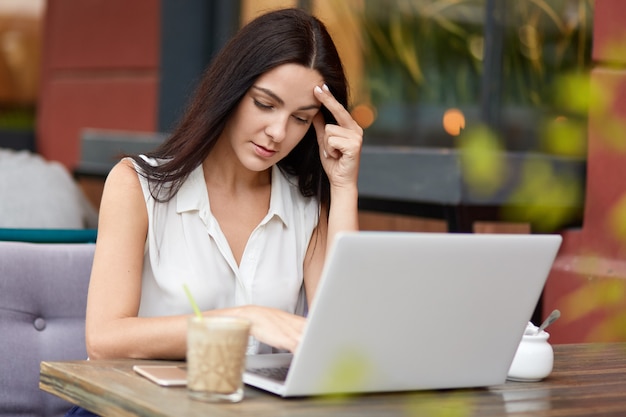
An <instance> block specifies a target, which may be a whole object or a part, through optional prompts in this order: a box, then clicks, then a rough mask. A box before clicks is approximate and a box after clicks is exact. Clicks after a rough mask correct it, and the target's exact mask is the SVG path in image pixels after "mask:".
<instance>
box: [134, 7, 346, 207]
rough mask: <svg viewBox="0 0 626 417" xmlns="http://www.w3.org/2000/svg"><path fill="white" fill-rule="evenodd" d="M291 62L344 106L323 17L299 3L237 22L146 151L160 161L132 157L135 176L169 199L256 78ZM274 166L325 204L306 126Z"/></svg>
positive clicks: (341, 77) (341, 78)
mask: <svg viewBox="0 0 626 417" xmlns="http://www.w3.org/2000/svg"><path fill="white" fill-rule="evenodd" d="M294 63H295V64H299V65H303V66H305V67H307V68H311V69H314V70H317V71H318V72H319V73H320V74H321V76H322V78H323V79H324V82H325V83H326V85H328V87H329V89H330V91H331V93H332V94H333V95H334V96H335V98H336V99H337V101H339V103H341V104H342V105H343V106H344V107H347V105H348V91H347V90H348V88H347V82H346V78H345V74H344V71H343V67H342V64H341V60H340V58H339V54H338V53H337V50H336V48H335V45H334V43H333V41H332V39H331V37H330V35H329V33H328V31H327V30H326V28H325V26H324V24H323V23H322V22H321V21H319V20H318V19H317V18H315V17H313V16H311V15H310V14H308V13H307V12H305V11H303V10H300V9H282V10H277V11H273V12H269V13H267V14H264V15H262V16H260V17H258V18H256V19H254V20H253V21H251V22H250V23H248V24H247V25H246V26H244V27H243V28H241V29H240V30H239V31H238V32H237V34H236V35H235V36H234V37H233V38H232V39H231V40H230V41H229V42H228V43H227V44H226V46H225V47H224V48H223V49H222V50H221V51H220V53H219V54H218V55H217V56H216V57H215V59H214V60H213V61H212V63H211V65H210V66H209V67H208V68H207V70H206V72H205V74H204V76H203V78H202V80H201V82H200V85H199V87H198V89H197V91H196V93H195V97H194V98H193V99H192V101H191V103H190V105H189V107H188V108H187V111H186V113H185V114H184V115H183V117H182V119H181V121H180V123H179V125H178V126H177V128H176V129H175V130H174V132H173V133H172V135H171V136H170V137H169V138H168V140H167V141H165V142H164V143H163V145H161V146H160V147H159V148H157V149H156V150H155V151H154V152H151V153H150V154H148V155H147V156H148V157H152V158H158V159H160V160H162V163H161V164H159V165H158V166H151V165H149V164H148V163H146V162H145V161H144V160H143V159H141V158H139V157H137V156H135V157H133V159H134V160H135V162H136V163H137V164H138V165H139V167H140V168H141V170H142V171H143V172H142V175H145V176H146V177H147V178H148V179H149V180H150V183H151V186H152V195H153V196H154V197H155V198H157V199H158V200H160V201H167V200H169V199H171V198H172V197H173V196H174V194H175V193H176V192H177V191H178V189H179V188H180V186H181V185H182V183H183V182H184V180H185V179H186V178H187V177H188V176H189V174H190V173H191V172H192V171H193V170H194V169H195V168H197V167H198V166H199V165H200V164H202V162H203V161H204V159H205V158H206V157H207V155H208V154H209V152H210V151H211V149H212V148H213V146H214V144H215V142H216V140H217V138H218V137H219V136H220V134H221V133H222V130H223V129H224V126H225V125H226V122H227V120H228V118H229V117H230V115H231V114H232V112H233V111H234V110H235V108H236V107H237V105H238V104H239V102H240V101H241V99H242V98H243V96H244V95H245V94H246V93H247V91H248V89H250V87H252V85H253V84H254V82H255V81H256V79H257V78H258V77H259V76H261V75H263V74H264V73H266V72H268V71H270V70H272V69H274V68H276V67H278V66H280V65H283V64H294ZM321 111H322V113H323V115H324V119H325V120H326V122H327V123H335V122H336V121H335V119H334V117H333V116H332V114H331V113H330V112H329V111H328V110H327V109H326V108H325V107H322V110H321ZM278 166H279V167H280V168H281V170H283V171H284V172H286V173H289V174H292V175H295V176H296V177H297V178H298V187H299V190H300V192H301V193H302V195H304V196H315V197H317V198H318V200H319V201H320V203H321V204H323V205H325V206H326V207H328V204H330V191H329V188H330V186H329V181H328V177H327V176H326V173H325V172H324V170H323V168H322V164H321V161H320V157H319V148H318V145H317V139H316V135H315V129H314V127H313V125H311V127H310V128H309V130H308V131H307V133H306V134H305V136H304V137H303V139H302V140H301V141H300V143H299V144H298V145H297V146H296V147H295V148H294V149H293V150H292V151H291V152H290V153H289V155H287V156H286V157H285V158H284V159H282V160H281V161H280V162H279V163H278Z"/></svg>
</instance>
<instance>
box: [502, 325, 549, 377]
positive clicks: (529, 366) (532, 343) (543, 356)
mask: <svg viewBox="0 0 626 417" xmlns="http://www.w3.org/2000/svg"><path fill="white" fill-rule="evenodd" d="M536 331H537V327H535V326H534V325H532V324H529V325H528V327H527V328H526V331H525V332H524V336H522V341H521V342H520V344H519V346H518V348H517V352H516V353H515V357H514V358H513V362H512V363H511V367H510V368H509V373H508V376H507V378H508V379H510V380H512V381H540V380H542V379H544V378H545V377H547V376H548V375H550V372H552V366H553V365H554V351H553V350H552V345H550V343H549V342H548V338H549V337H550V334H549V333H547V332H545V331H543V330H542V331H541V332H539V333H538V334H535V332H536Z"/></svg>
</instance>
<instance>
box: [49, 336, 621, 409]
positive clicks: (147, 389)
mask: <svg viewBox="0 0 626 417" xmlns="http://www.w3.org/2000/svg"><path fill="white" fill-rule="evenodd" d="M554 350H555V366H554V371H553V372H552V374H551V375H550V377H548V378H547V379H545V380H544V381H541V382H509V381H507V382H506V383H505V384H503V385H498V386H493V387H488V388H481V389H459V390H439V391H421V392H409V393H390V394H375V395H360V396H349V397H321V398H296V399H282V398H279V397H276V396H274V395H271V394H267V393H265V392H263V391H260V390H256V389H254V388H250V387H247V388H246V393H245V395H246V396H245V399H244V400H243V401H242V402H241V403H238V404H208V403H203V402H198V401H194V400H191V399H189V398H187V394H186V391H185V388H163V387H159V386H157V385H155V384H153V383H151V382H149V381H148V380H146V379H144V378H142V377H140V376H138V375H136V374H135V373H134V372H133V371H132V365H134V364H137V363H139V362H141V363H144V364H149V363H151V362H155V361H137V360H111V361H74V362H42V363H41V376H40V388H41V389H43V390H44V391H47V392H50V393H52V394H55V395H57V396H59V397H61V398H64V399H66V400H68V401H71V402H73V403H75V404H79V405H81V406H83V407H85V408H87V409H90V410H92V411H93V412H95V413H99V414H101V415H103V416H176V417H186V416H190V417H192V416H203V417H206V416H220V417H221V416H254V417H263V416H272V417H277V416H278V417H280V416H407V417H412V416H415V417H418V416H434V417H436V416H442V417H443V416H458V417H469V416H481V417H483V416H484V417H489V416H503V415H524V416H566V417H572V416H589V415H602V416H623V415H626V343H620V344H576V345H556V346H554ZM159 363H164V362H159Z"/></svg>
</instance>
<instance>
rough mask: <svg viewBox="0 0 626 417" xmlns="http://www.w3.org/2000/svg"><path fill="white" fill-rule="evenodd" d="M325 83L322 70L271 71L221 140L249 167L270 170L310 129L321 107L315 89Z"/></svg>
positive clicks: (292, 67) (294, 66) (256, 85)
mask: <svg viewBox="0 0 626 417" xmlns="http://www.w3.org/2000/svg"><path fill="white" fill-rule="evenodd" d="M323 83H324V80H323V78H322V76H321V75H320V73H319V72H317V71H316V70H312V69H310V68H306V67H304V66H301V65H297V64H284V65H281V66H279V67H276V68H274V69H272V70H271V71H268V72H267V73H265V74H263V75H262V76H260V77H259V78H258V79H257V80H256V82H255V83H254V85H253V86H252V87H251V88H250V89H249V90H248V92H247V93H246V94H245V95H244V96H243V98H242V100H241V102H240V103H239V105H238V106H237V108H236V109H235V113H234V114H233V115H232V117H231V118H230V119H229V121H228V123H227V124H226V127H225V129H224V132H223V134H222V136H221V138H220V140H227V141H228V142H229V143H230V145H231V147H232V149H233V151H234V152H235V154H236V155H237V157H238V159H239V161H240V162H241V163H242V164H243V165H244V166H245V167H246V168H248V169H250V170H252V171H263V170H266V169H268V168H269V167H271V166H272V165H274V164H276V163H277V162H278V161H280V160H281V159H283V158H284V157H285V156H287V154H289V152H291V150H292V149H293V148H294V147H295V146H296V145H297V144H298V143H299V142H300V140H302V137H303V136H304V135H305V134H306V132H307V131H308V130H309V127H310V125H311V122H312V120H313V117H314V116H315V115H316V114H317V113H318V112H319V109H320V102H319V101H318V100H317V99H316V98H315V96H314V95H313V89H314V88H315V86H321V85H322V84H323Z"/></svg>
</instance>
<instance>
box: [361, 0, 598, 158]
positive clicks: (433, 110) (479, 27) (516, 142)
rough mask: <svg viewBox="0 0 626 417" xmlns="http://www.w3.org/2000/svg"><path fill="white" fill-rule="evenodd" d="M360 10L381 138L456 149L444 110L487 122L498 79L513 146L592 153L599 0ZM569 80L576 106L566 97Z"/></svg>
mask: <svg viewBox="0 0 626 417" xmlns="http://www.w3.org/2000/svg"><path fill="white" fill-rule="evenodd" d="M355 12H356V13H360V16H361V27H362V30H363V45H364V60H365V64H364V68H365V71H364V72H365V73H364V78H365V82H364V83H363V85H364V86H366V88H367V89H368V97H369V99H370V100H371V103H370V104H371V105H372V107H373V108H374V109H376V113H377V118H376V120H375V122H374V123H373V124H372V126H371V129H370V130H371V131H372V132H373V136H374V137H375V138H376V137H378V138H379V139H375V141H378V142H379V143H380V144H400V145H415V146H444V147H454V146H455V140H454V135H450V134H447V132H446V131H445V130H444V129H443V128H442V127H441V124H440V120H441V119H440V118H441V115H442V114H443V112H445V110H446V109H449V108H459V109H461V110H462V111H463V113H464V115H465V118H466V123H467V126H468V127H471V126H472V125H474V124H476V123H479V122H484V121H485V116H486V115H485V114H484V106H485V103H484V100H485V99H486V97H485V91H489V84H493V86H494V88H496V89H497V91H496V94H495V95H492V96H491V97H490V98H487V99H488V100H491V101H493V103H491V104H492V105H495V106H496V107H497V108H498V111H499V113H500V114H499V116H498V119H499V121H500V122H499V123H497V125H495V126H494V125H493V124H491V127H492V128H494V129H496V130H497V133H498V135H499V137H500V138H501V140H502V142H503V143H502V145H503V147H504V148H505V149H508V150H513V151H516V150H521V151H528V150H533V151H534V150H537V151H542V152H548V153H558V154H568V155H576V156H582V155H584V153H585V135H584V134H583V133H584V130H585V128H586V127H585V121H586V114H587V104H588V98H587V96H586V95H587V94H588V88H587V86H586V84H587V80H588V77H587V74H588V70H589V68H590V62H591V34H592V21H593V0H514V1H512V0H495V1H488V0H378V1H365V2H364V4H363V7H358V8H355ZM488 16H491V17H492V18H493V22H494V24H495V25H494V26H492V27H490V26H489V25H488V24H487V17H488ZM489 54H491V55H492V56H491V57H489V56H488V55H489ZM494 54H495V56H493V55H494ZM488 58H491V60H489V59H488ZM487 63H490V64H491V65H492V67H485V65H486V64H487ZM496 67H497V68H496ZM491 74H493V75H494V77H491V78H490V75H491ZM561 79H565V81H561ZM568 80H569V85H568V86H567V87H572V86H575V87H576V89H575V90H572V89H571V88H569V89H567V90H566V91H568V94H569V93H571V91H576V92H577V93H578V94H577V95H576V103H577V104H578V106H577V107H576V108H571V106H567V105H564V104H569V103H571V101H566V102H565V103H564V100H562V96H561V95H560V94H561V93H560V91H562V90H563V89H562V88H561V87H562V84H563V83H566V84H567V83H568ZM572 83H574V84H572ZM487 105H489V104H487ZM481 106H482V107H481ZM488 124H489V123H488ZM546 135H549V136H550V138H549V139H545V138H543V139H542V137H544V136H546ZM565 136H567V138H568V139H567V141H566V142H568V143H562V142H563V140H558V143H555V140H554V137H556V138H559V137H560V138H563V137H565ZM504 138H505V139H504Z"/></svg>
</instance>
